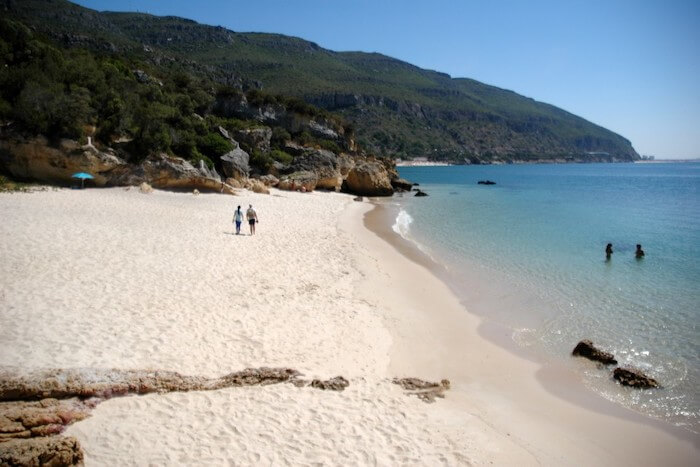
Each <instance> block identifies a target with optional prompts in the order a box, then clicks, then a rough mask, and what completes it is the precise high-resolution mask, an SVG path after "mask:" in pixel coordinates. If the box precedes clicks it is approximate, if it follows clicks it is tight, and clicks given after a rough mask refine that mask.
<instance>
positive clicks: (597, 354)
mask: <svg viewBox="0 0 700 467" xmlns="http://www.w3.org/2000/svg"><path fill="white" fill-rule="evenodd" d="M571 354H572V355H575V356H577V357H585V358H587V359H589V360H594V361H597V362H601V363H603V364H605V365H615V364H617V360H615V356H614V355H613V354H611V353H608V352H603V351H602V350H600V349H597V348H596V347H595V346H594V345H593V342H591V341H589V340H588V339H584V340H582V341H581V342H579V343H578V344H576V347H574V350H573V352H571Z"/></svg>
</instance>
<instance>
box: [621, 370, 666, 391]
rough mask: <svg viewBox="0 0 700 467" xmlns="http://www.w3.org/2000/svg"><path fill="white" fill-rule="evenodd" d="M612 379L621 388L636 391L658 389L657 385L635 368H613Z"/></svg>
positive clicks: (653, 380) (652, 379)
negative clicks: (628, 387) (635, 389)
mask: <svg viewBox="0 0 700 467" xmlns="http://www.w3.org/2000/svg"><path fill="white" fill-rule="evenodd" d="M613 378H615V380H616V381H617V382H619V383H620V384H622V385H623V386H630V387H633V388H637V389H652V388H659V387H660V385H659V383H658V382H657V381H656V380H655V379H654V378H652V377H651V376H647V375H645V374H644V372H642V371H641V370H637V369H636V368H615V370H614V371H613Z"/></svg>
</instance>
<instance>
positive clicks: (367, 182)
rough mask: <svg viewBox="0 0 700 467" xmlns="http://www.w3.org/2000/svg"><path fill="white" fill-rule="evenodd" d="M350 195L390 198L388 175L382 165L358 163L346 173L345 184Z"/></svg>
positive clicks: (376, 162) (375, 162)
mask: <svg viewBox="0 0 700 467" xmlns="http://www.w3.org/2000/svg"><path fill="white" fill-rule="evenodd" d="M345 186H346V188H347V190H348V191H349V192H350V193H353V194H356V195H360V196H391V195H392V194H393V193H394V189H393V188H392V187H391V181H390V179H389V174H388V173H387V170H386V168H385V167H384V164H382V163H381V162H378V161H371V160H368V161H365V162H360V163H358V164H357V165H355V167H353V168H352V169H351V170H350V171H349V172H348V177H347V179H346V184H345Z"/></svg>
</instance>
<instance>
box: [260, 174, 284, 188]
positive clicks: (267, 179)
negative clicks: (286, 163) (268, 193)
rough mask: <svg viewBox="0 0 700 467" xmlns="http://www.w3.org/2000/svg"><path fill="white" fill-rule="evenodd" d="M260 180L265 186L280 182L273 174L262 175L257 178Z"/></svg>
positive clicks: (275, 184)
mask: <svg viewBox="0 0 700 467" xmlns="http://www.w3.org/2000/svg"><path fill="white" fill-rule="evenodd" d="M259 180H260V182H262V183H263V184H264V185H265V186H277V184H278V183H279V182H280V181H279V179H278V178H277V177H275V176H274V175H270V174H268V175H263V176H262V177H260V178H259Z"/></svg>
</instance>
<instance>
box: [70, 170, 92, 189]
mask: <svg viewBox="0 0 700 467" xmlns="http://www.w3.org/2000/svg"><path fill="white" fill-rule="evenodd" d="M71 177H72V178H79V179H80V187H81V188H85V180H92V179H93V178H95V177H93V176H92V175H90V174H89V173H86V172H78V173H74V174H73V175H71Z"/></svg>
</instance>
